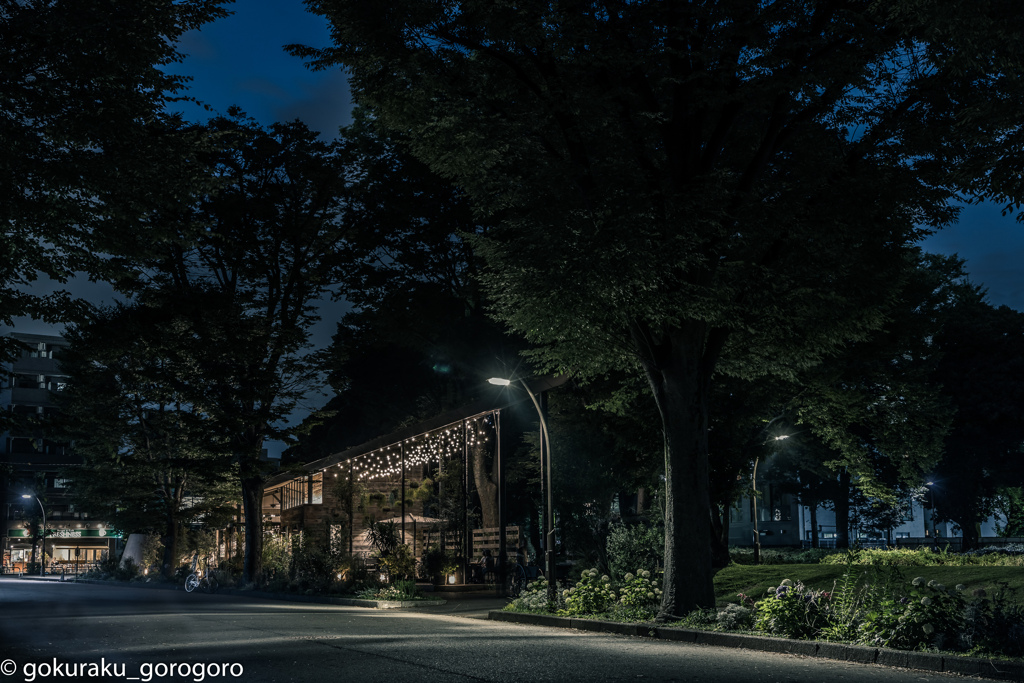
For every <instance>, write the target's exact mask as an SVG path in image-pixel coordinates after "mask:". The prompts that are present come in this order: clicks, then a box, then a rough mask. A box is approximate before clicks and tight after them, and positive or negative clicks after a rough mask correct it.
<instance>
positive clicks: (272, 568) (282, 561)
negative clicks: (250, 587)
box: [263, 534, 292, 588]
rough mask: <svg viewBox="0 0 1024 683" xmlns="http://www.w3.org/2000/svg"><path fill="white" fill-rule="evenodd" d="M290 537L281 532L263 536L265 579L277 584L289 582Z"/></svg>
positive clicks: (267, 581) (268, 582) (269, 582)
mask: <svg viewBox="0 0 1024 683" xmlns="http://www.w3.org/2000/svg"><path fill="white" fill-rule="evenodd" d="M288 545H289V544H288V539H287V538H285V537H284V536H281V535H279V534H272V535H267V536H264V537H263V580H264V581H265V582H266V583H267V587H268V588H269V587H270V584H272V583H273V584H274V585H276V586H280V585H282V580H283V584H284V585H287V583H288V573H289V568H290V566H291V561H292V554H291V550H290V549H289V547H288Z"/></svg>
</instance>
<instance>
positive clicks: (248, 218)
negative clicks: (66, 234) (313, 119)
mask: <svg viewBox="0 0 1024 683" xmlns="http://www.w3.org/2000/svg"><path fill="white" fill-rule="evenodd" d="M206 128H207V131H208V133H209V134H210V135H211V136H213V137H214V138H216V139H218V140H220V142H221V148H220V150H219V151H218V152H217V153H215V154H212V155H210V156H208V157H205V158H204V160H205V162H206V163H208V164H209V166H210V168H212V169H213V172H214V173H215V175H216V177H217V179H218V181H219V185H220V186H219V188H218V189H217V190H216V191H213V192H210V193H209V194H207V195H205V196H203V197H201V199H200V200H199V201H198V202H197V204H196V205H195V207H194V209H193V211H192V212H191V213H189V214H185V215H169V216H165V217H164V221H165V222H164V224H163V225H162V227H163V228H164V229H167V230H171V231H173V239H169V240H166V241H165V242H163V243H162V245H161V246H163V247H164V248H163V249H162V250H161V251H159V252H158V253H156V254H155V256H154V257H153V258H151V259H149V260H144V261H142V262H141V264H140V265H141V267H140V269H139V270H138V273H137V275H136V277H135V279H134V280H131V281H128V280H126V281H123V282H122V283H121V286H122V287H124V288H125V289H126V290H128V291H130V292H132V293H133V295H135V296H136V297H137V298H138V300H139V301H140V302H142V303H144V304H147V305H150V306H154V307H155V308H158V309H165V310H166V309H168V308H172V309H173V310H175V311H177V312H178V314H179V316H180V319H181V320H182V321H183V323H182V324H186V325H187V329H185V330H183V331H182V333H181V334H183V335H186V336H191V337H192V341H191V345H192V346H193V347H199V348H202V349H203V352H202V353H201V354H199V356H198V357H197V359H196V368H195V372H194V373H192V374H191V375H190V376H188V377H178V378H177V379H178V380H179V381H181V382H183V383H185V387H186V389H185V390H184V393H185V395H186V396H187V397H188V402H189V404H191V405H194V406H201V409H202V411H203V413H204V415H205V416H206V417H207V418H208V419H209V420H210V421H211V423H212V424H215V425H216V426H217V429H219V430H220V433H221V434H223V435H224V438H225V439H227V447H228V449H229V450H230V452H231V453H232V455H233V457H234V459H235V462H236V464H237V467H238V477H239V480H240V484H241V493H242V503H243V508H244V515H245V562H244V569H243V573H244V578H245V580H246V581H258V580H260V574H261V569H260V563H261V558H262V542H263V531H262V529H263V526H262V517H263V515H262V503H263V500H262V499H263V482H264V479H265V477H266V475H267V474H268V473H269V469H268V468H269V465H268V464H267V463H266V462H265V461H264V460H263V459H262V458H261V454H262V450H263V444H264V441H265V439H267V438H285V439H286V438H288V436H289V430H288V428H287V426H286V421H287V418H288V416H289V415H290V414H291V412H292V411H293V410H294V408H295V406H296V405H297V404H298V402H299V401H300V400H301V399H302V397H303V396H304V395H305V394H306V393H307V391H309V390H311V389H312V388H314V387H316V386H318V385H319V384H320V383H321V382H322V374H323V373H322V371H321V368H320V362H319V360H320V359H319V356H318V355H317V354H316V353H314V352H313V350H312V349H311V348H310V327H311V326H312V325H313V324H314V323H315V322H316V321H317V320H319V317H318V314H317V306H316V304H317V301H318V300H319V299H320V297H322V296H325V295H327V294H331V293H334V294H337V293H338V290H339V286H338V284H339V283H340V282H341V273H342V271H343V270H344V269H345V268H346V267H347V266H348V265H349V264H350V262H351V261H350V259H349V257H348V256H347V254H346V250H345V248H344V247H345V241H346V240H347V239H348V238H349V236H350V235H351V230H352V227H351V222H350V217H349V213H348V212H349V209H350V198H349V197H348V195H347V193H346V186H347V184H348V168H349V159H348V158H347V157H346V155H345V154H344V153H343V152H342V150H341V149H340V147H339V145H338V144H337V143H336V142H332V143H326V142H322V141H320V140H318V139H317V136H316V134H315V133H313V132H312V131H310V130H309V129H308V128H307V127H306V126H305V125H303V124H302V123H301V122H299V121H294V122H291V123H278V124H274V125H272V126H270V127H269V128H268V129H263V128H261V127H260V126H258V125H257V124H256V123H255V122H253V121H252V120H249V119H246V118H245V117H244V115H243V114H242V113H241V112H239V111H237V110H235V111H232V112H231V117H230V118H216V119H213V120H212V121H210V123H209V124H208V125H207V127H206Z"/></svg>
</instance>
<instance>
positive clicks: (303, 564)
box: [291, 530, 348, 593]
mask: <svg viewBox="0 0 1024 683" xmlns="http://www.w3.org/2000/svg"><path fill="white" fill-rule="evenodd" d="M347 558H348V553H347V551H346V550H345V549H344V544H343V543H342V542H341V541H340V540H339V539H336V540H333V541H332V540H331V539H330V537H329V535H328V534H326V533H322V534H316V533H314V532H313V531H312V530H310V531H307V532H306V533H303V534H302V536H301V537H299V539H297V540H296V541H295V542H293V545H292V554H291V577H292V578H293V579H295V580H296V581H297V582H298V583H299V586H300V588H302V589H303V590H308V589H312V590H313V591H315V592H317V593H326V592H328V591H329V590H330V588H331V586H332V585H334V583H335V582H336V581H337V580H338V574H340V573H341V570H342V569H343V566H344V564H345V561H346V559H347Z"/></svg>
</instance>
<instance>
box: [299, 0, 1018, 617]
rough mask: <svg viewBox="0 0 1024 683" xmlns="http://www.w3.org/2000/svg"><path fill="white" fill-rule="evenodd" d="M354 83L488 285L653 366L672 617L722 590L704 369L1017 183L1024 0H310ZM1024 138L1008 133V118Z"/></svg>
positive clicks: (829, 312)
mask: <svg viewBox="0 0 1024 683" xmlns="http://www.w3.org/2000/svg"><path fill="white" fill-rule="evenodd" d="M308 4H309V6H310V7H311V8H312V9H313V11H314V12H317V13H319V14H322V15H324V16H326V17H328V19H329V20H330V21H331V23H332V29H333V32H332V38H333V43H334V45H333V46H332V47H330V48H325V49H323V50H313V49H309V48H301V47H296V48H294V52H295V53H297V54H301V55H304V56H307V57H310V58H312V60H313V64H314V66H317V67H321V68H326V67H331V66H335V65H344V67H345V68H346V69H347V70H348V73H349V74H350V83H351V86H352V88H353V92H354V96H355V98H356V99H357V101H359V102H360V103H361V104H363V105H365V106H368V107H370V108H372V110H373V112H374V114H375V115H377V116H378V117H379V118H380V120H381V121H382V122H384V123H385V124H386V125H387V126H388V127H390V128H392V129H395V130H400V131H402V132H403V133H404V134H406V135H407V136H408V138H409V140H410V145H411V147H412V149H413V151H414V152H415V153H416V154H417V156H419V157H420V158H421V159H423V160H424V161H425V162H426V163H427V164H428V165H429V166H430V167H431V168H432V169H433V170H435V171H437V172H439V173H441V174H443V175H444V176H445V177H447V178H449V179H451V180H452V181H454V182H455V183H456V184H457V185H458V186H459V187H461V188H462V189H463V190H464V191H465V192H466V193H467V194H468V195H469V197H470V198H471V200H472V201H473V202H474V205H475V207H476V208H477V210H478V211H480V212H481V213H482V214H484V215H487V216H491V217H493V218H494V219H495V220H496V221H498V225H497V227H495V228H494V229H493V230H491V231H489V232H488V233H487V235H486V236H484V237H482V238H479V239H477V240H476V244H477V247H478V248H479V250H480V253H481V254H483V256H484V257H485V259H486V262H487V264H488V268H489V270H488V271H487V273H486V274H485V278H484V282H485V284H486V285H487V287H488V290H489V291H490V293H491V295H492V296H493V300H494V307H493V313H494V315H495V316H496V317H498V319H500V320H501V321H502V322H504V323H505V324H507V325H508V326H509V327H511V328H512V329H515V330H518V331H520V332H522V333H523V334H525V335H526V337H527V338H528V340H530V341H531V342H534V343H535V344H538V345H539V346H540V348H539V349H538V350H536V351H535V352H534V353H533V356H534V357H535V358H538V359H540V360H541V361H543V362H544V363H545V365H546V367H548V368H551V369H559V370H563V371H571V372H573V373H574V374H576V375H578V376H580V377H584V378H585V377H591V376H596V375H598V376H599V375H601V374H603V373H604V372H605V371H607V370H609V369H612V368H620V369H631V370H635V371H639V372H642V373H643V375H644V376H645V377H646V378H647V380H648V383H649V385H650V390H651V393H652V395H653V396H654V398H655V402H656V403H657V406H658V410H659V413H660V417H661V423H662V429H663V433H664V441H665V476H666V480H667V516H666V547H665V552H666V558H665V591H664V600H663V603H662V606H661V612H660V615H659V617H660V618H662V619H667V618H671V617H673V616H676V615H679V614H681V613H683V612H685V611H687V610H689V609H692V608H694V607H710V606H711V605H713V604H714V593H713V588H712V580H711V577H712V574H711V557H710V547H711V543H710V540H711V533H712V531H711V521H710V513H709V510H710V500H709V488H708V445H707V438H708V437H707V426H708V396H709V391H710V387H711V381H712V380H711V378H712V376H713V374H714V373H715V372H716V371H719V372H723V373H726V374H730V375H737V376H743V377H757V376H763V375H767V374H779V375H782V376H790V377H792V376H793V375H794V373H795V371H796V370H799V369H803V368H806V367H808V366H811V365H813V364H815V363H817V362H818V361H820V360H821V359H822V358H824V357H827V356H828V355H830V354H832V353H834V352H835V351H836V350H838V349H839V348H842V346H843V345H845V344H847V343H849V342H851V341H854V340H858V339H864V338H866V337H867V336H868V335H869V334H870V332H871V331H873V330H875V329H877V328H878V327H879V326H880V325H881V324H882V322H883V321H884V317H885V310H886V307H887V306H888V304H889V302H890V301H891V299H892V297H893V296H894V295H895V294H896V293H897V292H898V290H899V288H900V285H901V284H902V281H903V279H904V273H905V272H906V270H907V269H908V268H909V267H910V265H909V262H908V260H907V259H906V249H907V245H908V244H909V243H911V242H912V241H913V240H915V239H916V238H917V237H919V236H920V235H921V234H922V232H923V230H922V228H920V227H918V226H921V225H924V226H930V227H938V226H941V225H942V224H944V223H945V222H947V221H949V220H950V219H951V218H952V217H953V216H954V215H955V210H954V209H952V208H950V206H949V205H948V204H947V200H948V199H949V198H950V197H952V196H953V194H954V192H955V190H956V189H957V188H963V189H966V190H967V191H969V192H973V193H975V194H987V195H991V196H995V197H998V198H1001V199H1003V198H1006V197H1007V195H1009V196H1010V199H1011V200H1012V199H1013V193H1015V192H1017V191H1018V190H1019V186H1018V184H1015V183H1018V181H1019V178H1018V179H1017V180H1014V178H1015V176H1014V175H1013V174H1012V173H1009V172H1003V171H1002V170H1000V171H997V172H995V173H989V170H990V169H992V168H997V169H1004V168H1007V169H1008V168H1009V164H1006V165H1003V164H1001V163H1000V162H1001V161H1003V160H1005V159H1008V158H1009V157H1010V153H1009V150H1010V149H1011V148H1012V145H1013V144H1016V142H1017V141H1018V140H1019V136H1020V135H1021V131H1020V128H1019V122H1018V118H1017V111H1018V109H1019V107H1018V102H1019V98H1020V88H1019V84H1018V82H1017V81H1016V76H1015V74H1016V73H1017V69H1016V65H1017V64H1019V61H1020V57H1021V50H1022V49H1024V48H1022V46H1021V44H1020V41H1017V40H1016V39H1015V37H1014V34H1013V33H1012V31H1013V29H1010V28H1009V27H1010V26H1014V25H1015V24H1016V20H1018V19H1019V8H1018V7H1017V6H1016V4H1015V3H1013V2H1009V1H1006V0H993V2H989V3H986V5H985V6H984V8H978V7H974V6H972V7H967V6H964V5H963V4H962V3H917V2H911V1H910V0H905V1H902V2H896V3H885V4H880V3H875V2H873V1H871V0H836V1H834V2H822V3H755V2H746V1H745V0H719V1H712V0H708V1H706V2H694V3H664V2H653V1H641V2H629V3H627V2H613V3H607V2H600V3H598V2H577V3H569V4H566V3H547V2H526V3H516V4H514V5H512V4H506V3H493V2H484V1H482V0H464V1H462V2H457V3H451V2H445V3H441V2H428V1H426V0H404V1H402V2H393V3H388V4H387V5H372V4H367V3H364V2H360V1H359V0H311V1H310V2H309V3H308ZM1008 142H1009V143H1010V145H1011V146H1010V147H1007V143H1008Z"/></svg>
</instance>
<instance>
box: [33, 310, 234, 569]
mask: <svg viewBox="0 0 1024 683" xmlns="http://www.w3.org/2000/svg"><path fill="white" fill-rule="evenodd" d="M181 323H182V321H181V319H180V318H179V317H178V316H176V315H175V312H174V311H172V310H168V309H159V310H157V309H150V308H148V307H146V306H139V305H136V306H123V305H119V306H115V307H112V308H110V309H107V310H101V311H96V312H94V314H93V315H92V317H91V318H90V319H89V320H88V321H87V322H81V323H79V324H78V325H76V326H74V327H72V328H70V329H69V330H68V331H67V333H66V338H67V339H68V340H69V342H70V345H69V346H68V348H67V349H65V354H64V356H63V358H62V361H61V365H62V368H63V369H64V370H65V371H66V372H68V373H69V375H70V376H71V378H72V381H71V382H70V384H69V386H68V387H67V388H66V389H65V390H64V391H62V392H61V393H60V394H58V405H59V407H60V413H59V415H58V416H57V418H55V420H54V422H55V424H54V425H53V427H54V428H57V429H60V430H61V431H62V432H63V434H64V435H65V436H66V437H67V438H68V439H70V440H72V441H73V442H74V444H75V452H76V453H77V454H78V455H79V456H80V457H81V458H82V459H83V461H84V464H83V465H82V466H81V467H76V468H73V469H72V470H70V472H68V478H69V479H70V480H71V482H72V487H71V488H72V491H73V496H74V499H75V501H76V503H77V504H79V505H81V506H82V507H83V508H84V509H86V510H89V511H90V512H91V513H92V514H94V515H97V516H101V517H102V518H105V519H110V520H114V522H115V523H116V525H117V527H118V529H119V530H120V531H122V532H129V533H134V532H144V533H157V534H159V535H160V536H161V540H162V543H163V549H164V553H163V562H162V563H161V564H162V565H163V567H164V570H165V572H166V573H167V574H168V577H170V576H172V575H173V573H174V571H175V570H176V569H177V562H178V559H179V557H180V555H181V553H180V552H179V545H178V542H179V540H180V539H181V537H182V535H183V533H184V529H185V528H187V526H190V525H199V524H204V525H207V526H209V527H211V528H218V527H219V526H220V524H221V523H222V522H224V521H226V520H227V519H228V517H229V516H230V515H231V514H233V511H234V504H235V502H236V501H237V499H238V489H237V485H236V482H237V473H236V472H235V471H234V469H233V467H232V463H231V458H230V454H228V453H226V452H225V450H226V449H225V446H226V444H225V440H224V438H223V437H222V436H221V435H220V434H219V433H218V430H217V429H216V428H215V427H214V428H211V425H210V420H209V419H208V417H207V416H206V415H205V414H204V413H203V411H202V406H197V405H195V404H192V403H190V402H189V399H188V398H187V397H186V396H185V394H184V392H183V391H182V387H183V386H184V385H185V384H186V382H185V381H183V378H187V377H189V376H190V375H191V374H193V373H195V372H196V369H197V366H198V363H197V358H198V356H199V355H200V354H202V353H204V352H205V349H204V348H202V347H197V346H196V345H195V340H194V339H193V338H192V337H191V336H190V335H189V334H187V330H188V329H189V328H188V326H187V325H184V326H183V325H182V324H181ZM183 331H186V334H182V332H183Z"/></svg>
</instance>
